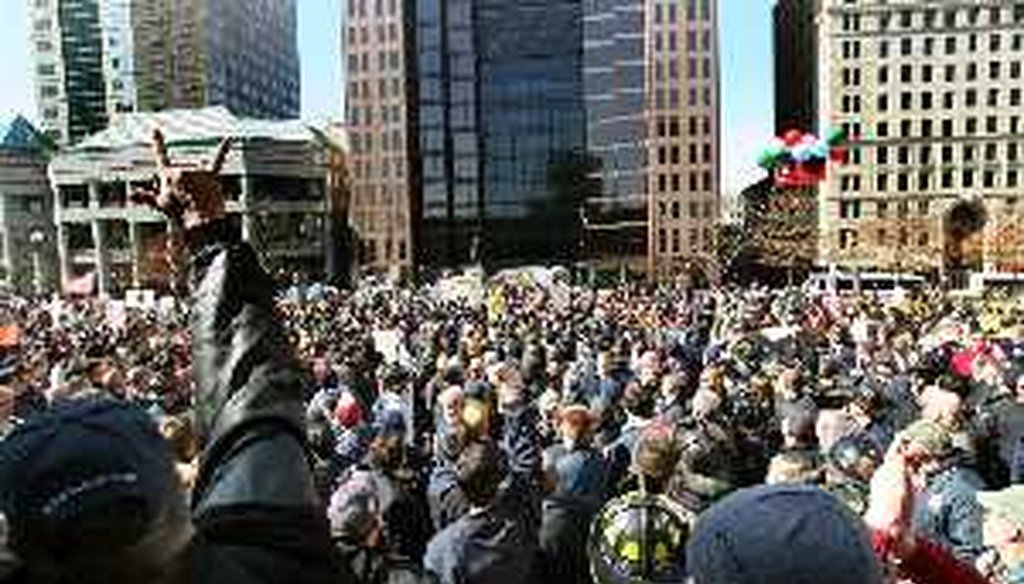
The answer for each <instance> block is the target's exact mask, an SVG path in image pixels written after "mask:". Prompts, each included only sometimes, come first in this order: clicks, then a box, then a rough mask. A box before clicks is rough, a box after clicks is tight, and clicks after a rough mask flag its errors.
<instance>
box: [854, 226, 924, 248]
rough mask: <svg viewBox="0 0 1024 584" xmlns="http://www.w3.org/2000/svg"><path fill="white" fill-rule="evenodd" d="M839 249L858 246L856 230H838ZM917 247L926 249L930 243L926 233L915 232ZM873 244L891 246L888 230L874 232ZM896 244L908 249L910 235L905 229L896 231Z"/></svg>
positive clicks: (914, 239)
mask: <svg viewBox="0 0 1024 584" xmlns="http://www.w3.org/2000/svg"><path fill="white" fill-rule="evenodd" d="M838 240H839V249H856V248H857V245H858V232H857V230H856V229H840V230H839V235H838ZM913 241H914V242H916V244H917V246H918V247H928V245H929V244H930V242H931V236H930V235H929V234H928V232H927V231H919V232H917V236H916V237H914V238H913ZM875 243H876V244H877V245H878V246H886V245H891V244H892V243H893V242H891V241H890V234H889V230H888V229H885V228H880V229H877V230H876V231H875ZM896 244H897V245H899V246H900V247H908V246H910V244H911V235H910V231H908V230H907V229H906V228H905V227H904V228H900V229H899V230H898V231H897V237H896Z"/></svg>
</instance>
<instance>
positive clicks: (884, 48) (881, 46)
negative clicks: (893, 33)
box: [878, 40, 889, 59]
mask: <svg viewBox="0 0 1024 584" xmlns="http://www.w3.org/2000/svg"><path fill="white" fill-rule="evenodd" d="M888 57H889V41H884V40H883V41H878V58H879V59H885V58H888Z"/></svg>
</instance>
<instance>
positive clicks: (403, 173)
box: [342, 0, 419, 273]
mask: <svg viewBox="0 0 1024 584" xmlns="http://www.w3.org/2000/svg"><path fill="white" fill-rule="evenodd" d="M347 10H348V16H347V18H345V24H346V30H345V32H344V33H343V40H342V42H343V44H344V48H343V54H344V55H345V56H346V63H347V67H346V75H347V77H346V86H345V87H346V90H345V109H346V116H345V117H346V121H347V126H348V137H349V144H350V147H351V152H350V154H349V159H348V169H349V179H350V183H351V187H350V194H351V198H350V200H349V220H350V223H351V225H352V228H353V229H354V231H355V234H354V235H355V238H356V247H357V253H356V260H357V263H358V265H359V266H360V267H361V268H362V269H364V270H371V271H375V272H383V271H390V272H392V273H408V272H409V271H410V270H411V269H412V266H413V241H414V237H413V233H414V231H413V229H414V226H415V225H414V223H413V221H412V218H413V217H414V216H415V213H416V209H417V206H416V205H417V200H418V194H417V189H418V180H417V178H416V177H417V175H418V173H419V165H418V164H417V163H416V156H415V151H416V145H417V141H416V127H417V122H416V119H417V118H416V116H417V111H416V108H415V107H414V106H413V104H414V101H415V96H416V81H415V77H414V72H415V66H416V56H415V52H414V51H415V46H414V41H413V27H412V19H413V10H414V5H413V0H386V1H385V0H350V1H349V2H348V8H347Z"/></svg>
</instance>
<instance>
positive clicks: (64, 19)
mask: <svg viewBox="0 0 1024 584" xmlns="http://www.w3.org/2000/svg"><path fill="white" fill-rule="evenodd" d="M296 18H297V17H296V11H295V0H245V1H241V0H231V1H223V0H222V1H217V0H34V2H33V10H32V43H33V50H34V54H35V58H36V67H37V69H36V79H37V84H36V85H37V96H38V104H39V114H40V119H41V120H42V122H41V125H42V127H43V129H44V131H46V132H47V133H48V134H49V135H50V136H52V137H53V138H54V139H56V140H57V141H58V142H59V143H61V144H69V143H74V142H76V141H78V140H79V139H81V138H83V137H85V136H87V135H90V134H92V133H94V132H97V131H100V130H102V129H103V128H105V127H106V126H107V124H108V123H109V121H110V120H111V119H112V118H113V117H115V116H117V115H118V114H121V113H126V112H133V111H154V110H163V109H170V108H187V107H192V108H199V107H204V106H207V105H224V106H226V107H228V108H229V109H230V110H231V111H233V112H234V113H236V114H238V115H244V116H250V117H261V118H294V117H297V116H298V114H299V57H298V47H297V42H296V33H297V31H296V26H297V23H296Z"/></svg>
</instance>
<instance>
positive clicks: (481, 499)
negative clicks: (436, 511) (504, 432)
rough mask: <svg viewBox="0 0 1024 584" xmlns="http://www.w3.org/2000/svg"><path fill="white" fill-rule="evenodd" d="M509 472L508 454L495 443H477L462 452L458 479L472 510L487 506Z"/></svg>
mask: <svg viewBox="0 0 1024 584" xmlns="http://www.w3.org/2000/svg"><path fill="white" fill-rule="evenodd" d="M507 472H508V466H507V462H506V460H505V454H504V452H502V450H501V449H500V448H498V446H497V445H495V444H494V442H493V441H492V440H474V441H471V442H469V443H468V444H467V445H466V446H465V447H464V448H463V449H462V452H460V453H459V457H458V460H457V461H456V463H455V474H456V480H457V482H458V484H459V488H460V489H462V493H463V494H464V495H465V496H466V499H467V500H468V501H469V503H470V504H471V505H472V506H473V507H478V508H482V507H487V506H489V505H490V504H491V502H492V501H493V500H494V496H495V495H496V494H497V492H498V487H499V486H500V485H501V482H502V481H503V480H504V479H505V474H506V473H507Z"/></svg>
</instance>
